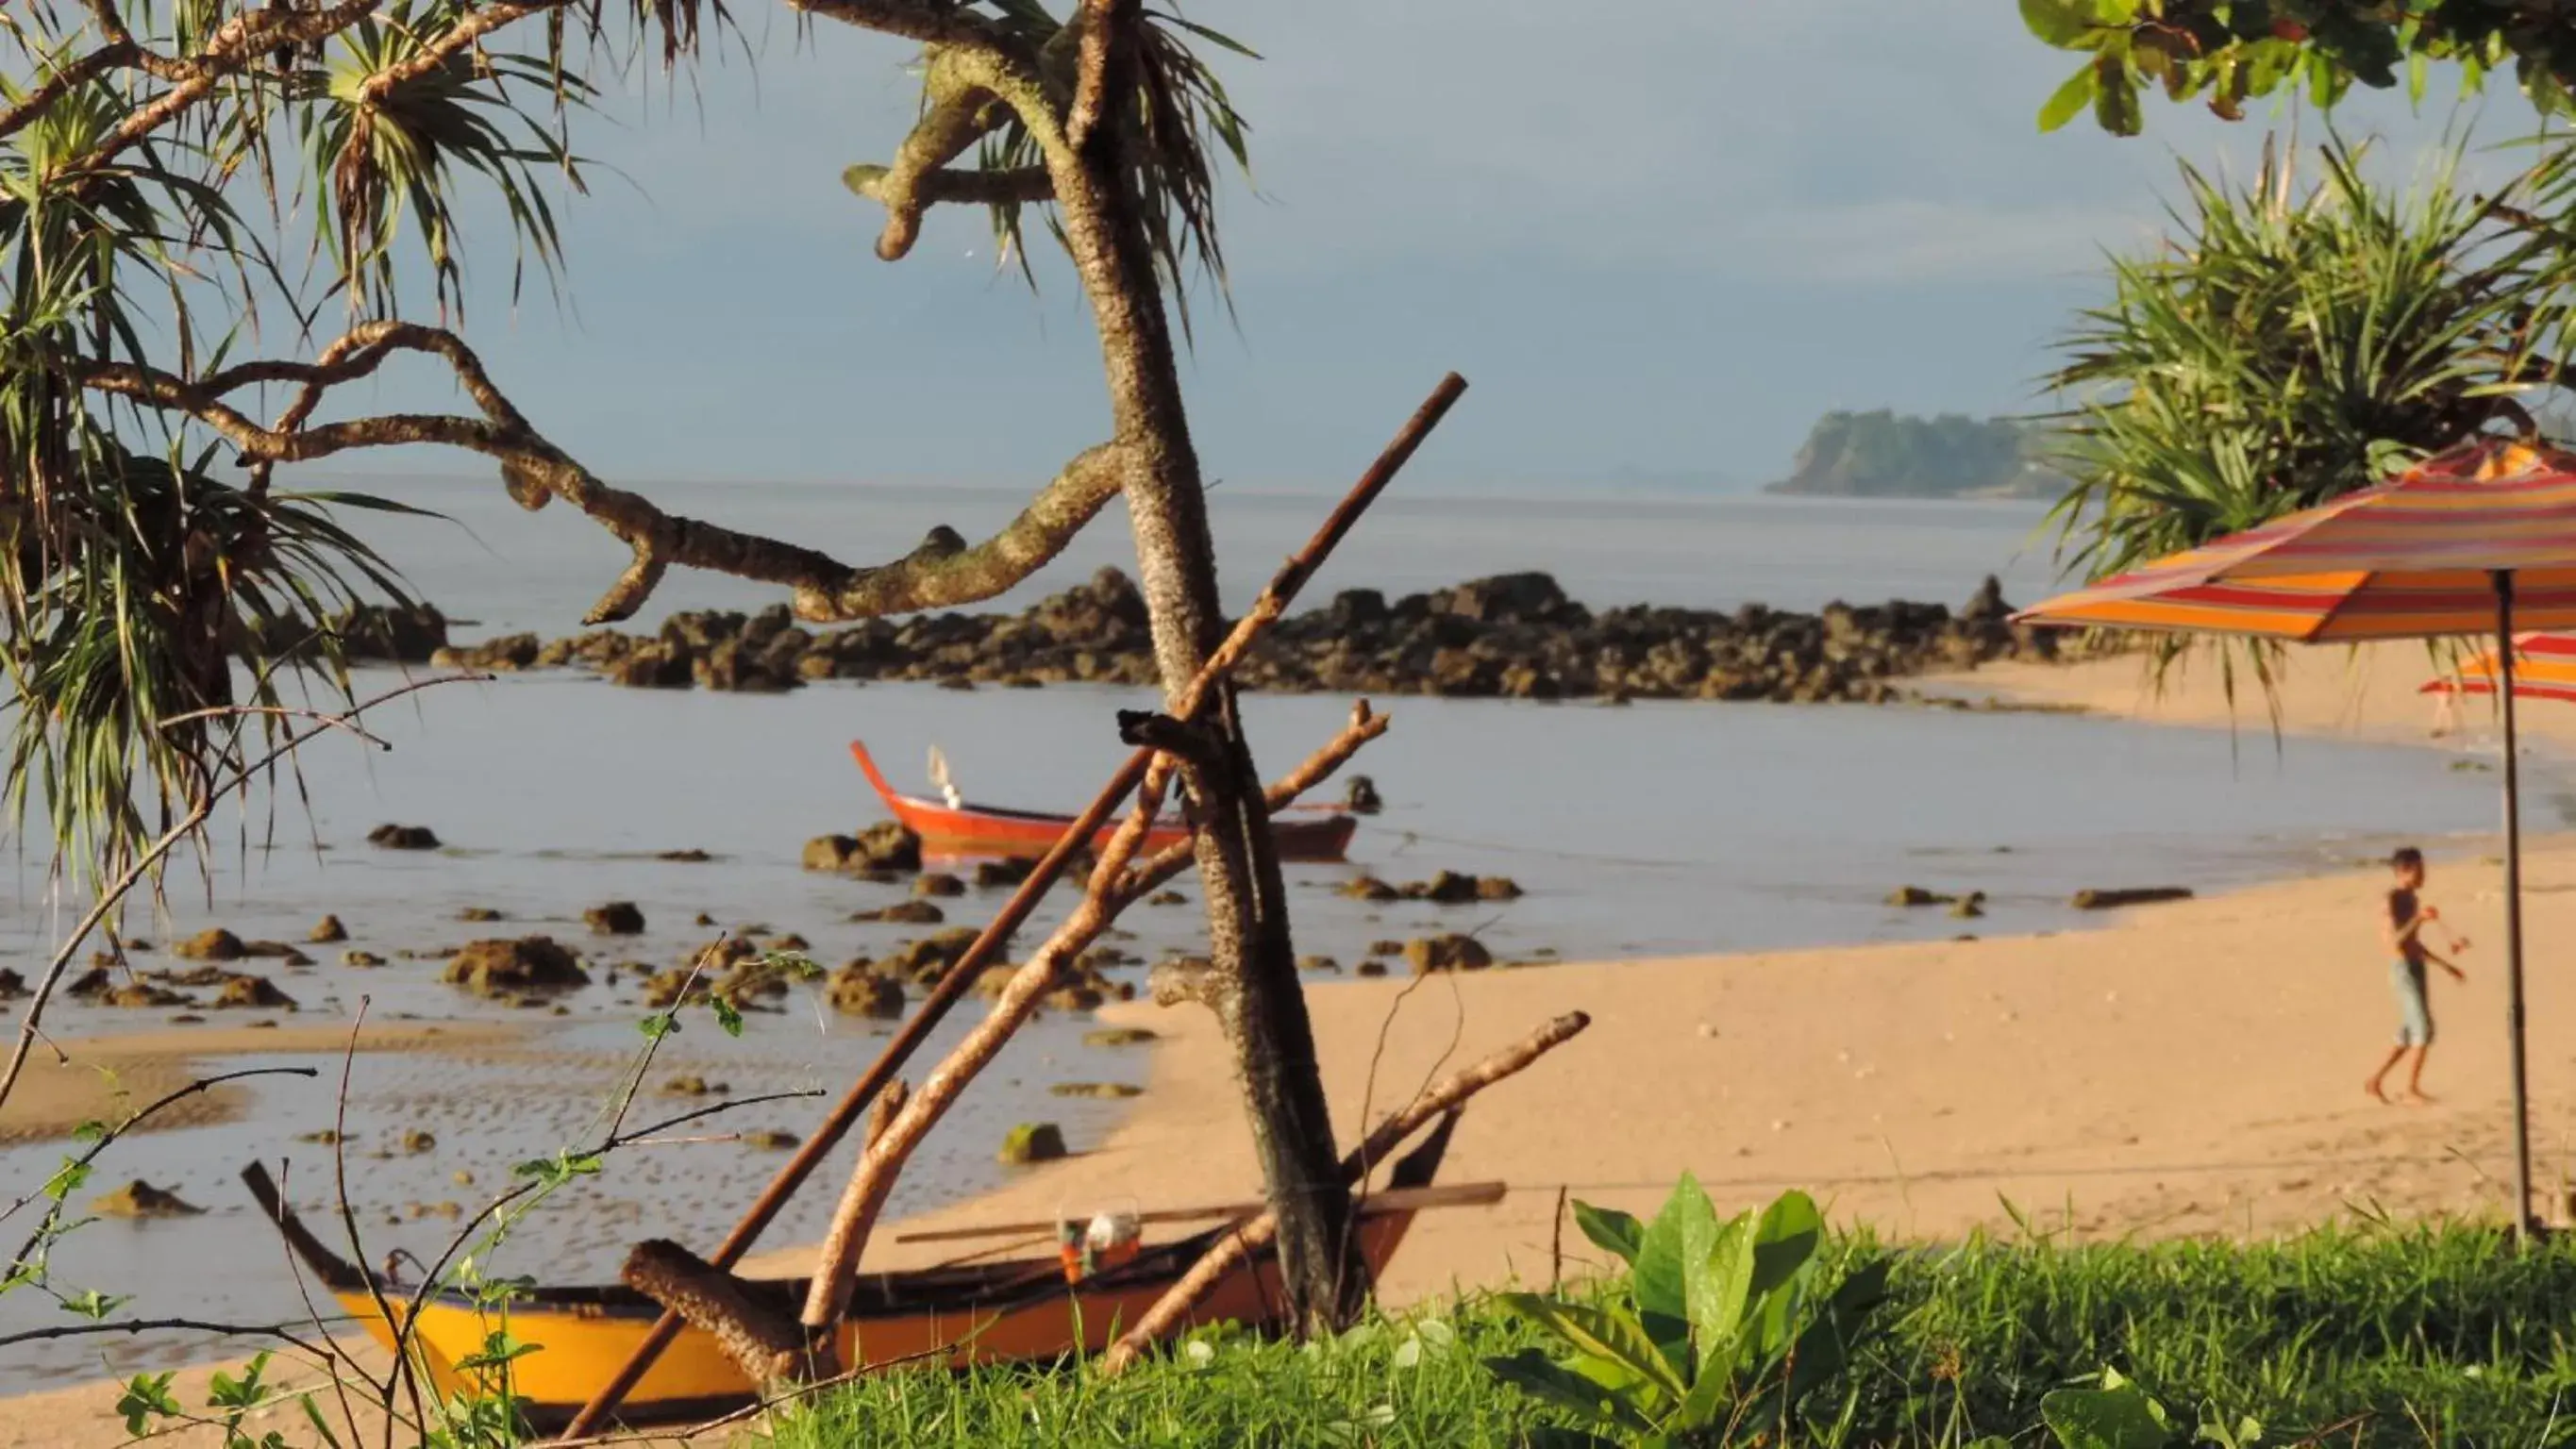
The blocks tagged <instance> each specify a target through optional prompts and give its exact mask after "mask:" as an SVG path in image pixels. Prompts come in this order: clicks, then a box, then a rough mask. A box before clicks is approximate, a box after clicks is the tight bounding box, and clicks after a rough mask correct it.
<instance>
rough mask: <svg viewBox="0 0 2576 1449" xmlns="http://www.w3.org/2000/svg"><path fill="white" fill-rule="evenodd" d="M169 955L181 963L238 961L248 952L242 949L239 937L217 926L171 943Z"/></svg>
mask: <svg viewBox="0 0 2576 1449" xmlns="http://www.w3.org/2000/svg"><path fill="white" fill-rule="evenodd" d="M170 954H171V955H173V956H176V957H178V958H179V959H180V960H182V961H238V960H240V959H241V958H242V957H244V956H246V955H248V954H249V952H248V951H246V950H244V949H243V947H242V939H241V937H239V936H236V935H234V934H233V933H232V932H230V931H227V930H225V929H224V928H223V927H221V926H217V927H215V928H214V929H212V930H208V931H199V932H198V933H197V934H195V935H193V936H190V937H189V938H188V939H186V940H184V941H174V942H172V943H171V944H170Z"/></svg>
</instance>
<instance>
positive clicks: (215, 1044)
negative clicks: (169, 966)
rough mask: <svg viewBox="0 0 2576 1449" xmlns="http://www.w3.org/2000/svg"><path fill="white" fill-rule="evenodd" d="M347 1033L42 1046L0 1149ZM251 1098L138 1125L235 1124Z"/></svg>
mask: <svg viewBox="0 0 2576 1449" xmlns="http://www.w3.org/2000/svg"><path fill="white" fill-rule="evenodd" d="M518 1034H519V1029H518V1028H516V1027H515V1026H511V1025H507V1024H501V1023H494V1022H444V1023H441V1022H388V1023H386V1024H384V1025H381V1026H370V1027H368V1028H366V1029H365V1031H364V1032H362V1033H361V1034H359V1036H358V1038H357V1043H356V1044H357V1048H358V1050H359V1051H362V1052H396V1051H410V1052H417V1051H436V1052H456V1051H459V1050H462V1049H464V1048H467V1047H471V1046H476V1045H484V1044H489V1043H494V1042H501V1041H507V1040H509V1039H511V1038H512V1037H514V1036H517V1035H518ZM349 1045H350V1032H349V1029H348V1028H347V1027H346V1026H343V1025H334V1024H327V1023H315V1024H311V1025H297V1026H272V1027H270V1028H266V1029H263V1028H258V1027H252V1026H247V1025H245V1026H206V1027H201V1028H198V1029H195V1030H176V1031H149V1032H130V1033H120V1034H116V1035H112V1036H99V1037H71V1038H65V1039H62V1040H61V1041H59V1042H57V1043H55V1044H54V1046H53V1047H48V1046H46V1045H45V1044H44V1043H41V1042H40V1043H38V1044H37V1046H36V1048H35V1050H34V1051H33V1052H32V1053H30V1054H29V1056H28V1058H27V1069H26V1072H25V1074H24V1075H22V1076H21V1077H20V1078H19V1080H18V1085H17V1087H16V1089H15V1090H14V1091H12V1092H11V1093H10V1094H9V1100H8V1101H7V1102H6V1103H5V1104H0V1147H7V1146H13V1145H16V1144H18V1143H23V1142H40V1141H45V1140H48V1139H51V1138H57V1137H67V1136H69V1135H71V1133H72V1131H73V1129H74V1128H76V1127H78V1126H79V1125H80V1124H81V1123H83V1122H90V1121H103V1122H108V1123H111V1124H112V1123H115V1122H118V1121H120V1120H122V1119H123V1118H124V1117H125V1116H126V1115H127V1114H128V1113H131V1112H135V1111H138V1110H140V1109H142V1108H143V1107H145V1106H147V1105H149V1104H150V1103H152V1102H154V1101H155V1100H157V1099H159V1098H160V1097H162V1096H164V1095H166V1094H168V1093H171V1092H175V1091H177V1090H179V1089H180V1088H182V1087H185V1086H187V1085H188V1084H189V1083H190V1082H193V1081H197V1080H199V1079H201V1078H205V1077H209V1076H215V1075H219V1074H221V1073H222V1072H224V1071H225V1070H227V1068H226V1067H225V1066H224V1065H223V1061H224V1059H225V1058H228V1057H241V1056H252V1055H261V1056H266V1055H276V1054H281V1053H307V1052H312V1053H320V1052H332V1051H342V1050H345V1049H347V1048H348V1046H349ZM249 1100H250V1090H249V1088H247V1087H244V1086H237V1085H232V1084H225V1085H221V1086H216V1087H211V1088H209V1089H207V1090H205V1091H202V1092H198V1093H195V1094H194V1095H191V1096H188V1097H185V1098H182V1099H181V1100H179V1101H177V1102H173V1103H171V1104H170V1105H168V1106H166V1107H163V1108H162V1109H160V1110H159V1111H157V1112H155V1113H153V1114H152V1116H151V1117H150V1118H149V1119H148V1120H146V1121H144V1122H142V1123H140V1124H138V1126H137V1128H136V1130H138V1131H149V1132H168V1131H175V1130H177V1129H180V1128H186V1127H207V1126H212V1125H214V1124H216V1123H221V1122H230V1121H233V1120H235V1119H237V1118H238V1117H239V1116H240V1115H241V1112H242V1110H243V1108H244V1106H245V1104H246V1103H247V1102H248V1101H249Z"/></svg>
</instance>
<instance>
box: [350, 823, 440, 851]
mask: <svg viewBox="0 0 2576 1449" xmlns="http://www.w3.org/2000/svg"><path fill="white" fill-rule="evenodd" d="M367 843H368V844H369V845H372V846H375V847H376V848H378V849H380V850H436V849H438V834H437V832H435V831H433V830H431V829H430V828H429V827H428V826H426V825H392V824H386V825H379V826H377V827H376V828H375V829H373V830H370V831H368V832H367Z"/></svg>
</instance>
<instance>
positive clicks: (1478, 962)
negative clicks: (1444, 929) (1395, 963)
mask: <svg viewBox="0 0 2576 1449" xmlns="http://www.w3.org/2000/svg"><path fill="white" fill-rule="evenodd" d="M1404 961H1405V964H1406V965H1408V966H1411V967H1412V968H1413V974H1414V975H1416V976H1423V975H1428V974H1429V973H1431V972H1434V971H1481V970H1483V969H1484V968H1486V967H1488V966H1491V965H1493V964H1494V953H1493V952H1491V951H1488V950H1486V949H1485V944H1484V943H1483V942H1481V941H1479V940H1477V939H1476V938H1475V937H1473V936H1460V935H1455V934H1452V935H1445V936H1417V937H1415V938H1414V939H1412V940H1410V941H1407V942H1405V943H1404Z"/></svg>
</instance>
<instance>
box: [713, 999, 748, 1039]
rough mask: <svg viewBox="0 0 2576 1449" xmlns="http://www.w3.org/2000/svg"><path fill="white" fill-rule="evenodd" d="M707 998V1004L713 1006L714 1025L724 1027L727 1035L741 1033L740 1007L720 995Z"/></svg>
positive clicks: (738, 1034)
mask: <svg viewBox="0 0 2576 1449" xmlns="http://www.w3.org/2000/svg"><path fill="white" fill-rule="evenodd" d="M707 1000H708V1004H709V1005H711V1006H713V1007H714V1008H715V1011H716V1025H718V1026H720V1027H723V1028H724V1034H725V1035H727V1036H740V1035H742V1010H741V1008H739V1007H737V1006H735V1005H734V1004H733V1003H732V1002H730V1001H728V1000H726V999H725V998H723V997H721V996H712V997H709V998H708V999H707Z"/></svg>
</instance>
